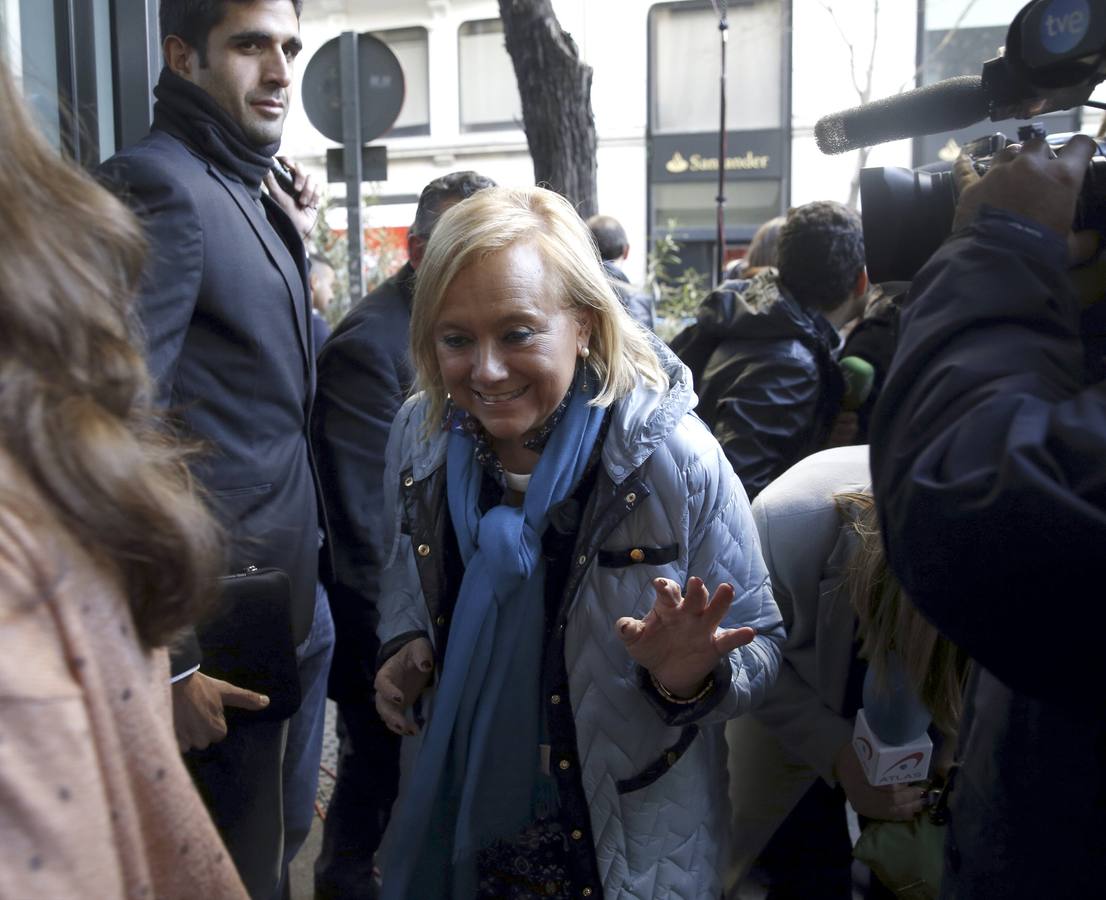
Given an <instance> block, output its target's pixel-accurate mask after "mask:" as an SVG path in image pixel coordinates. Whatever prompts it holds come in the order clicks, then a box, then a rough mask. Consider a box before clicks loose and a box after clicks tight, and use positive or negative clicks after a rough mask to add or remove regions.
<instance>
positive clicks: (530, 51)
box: [499, 0, 598, 219]
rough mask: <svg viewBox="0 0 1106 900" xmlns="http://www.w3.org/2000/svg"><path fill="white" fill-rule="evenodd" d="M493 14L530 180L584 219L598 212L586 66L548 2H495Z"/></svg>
mask: <svg viewBox="0 0 1106 900" xmlns="http://www.w3.org/2000/svg"><path fill="white" fill-rule="evenodd" d="M499 14H500V17H501V18H502V20H503V32H504V35H505V37H506V40H507V52H508V53H510V54H511V61H512V62H513V63H514V67H515V77H516V78H517V79H518V92H519V96H520V97H521V98H522V120H523V127H524V128H525V130H526V142H527V144H529V146H530V157H531V159H533V161H534V181H535V182H536V183H537V184H540V185H542V186H544V187H548V188H550V189H552V190H554V191H557V192H558V193H560V194H563V195H564V196H565V197H567V198H568V199H569V200H570V201H571V202H572V203H573V204H574V205H575V206H576V209H577V211H578V212H579V213H580V215H581V216H582V217H583V218H585V219H586V218H587V217H588V216H591V215H594V214H595V213H596V212H598V208H597V201H596V188H595V168H596V162H595V156H596V144H597V142H596V137H595V119H594V117H593V116H592V112H591V74H592V73H591V67H590V66H587V65H585V64H584V63H583V62H581V61H580V54H579V51H578V50H577V49H576V42H575V41H573V40H572V37H571V36H570V35H569V34H568V33H566V32H565V31H564V30H563V29H562V28H561V25H560V22H558V21H557V16H556V13H554V12H553V6H552V2H551V0H499Z"/></svg>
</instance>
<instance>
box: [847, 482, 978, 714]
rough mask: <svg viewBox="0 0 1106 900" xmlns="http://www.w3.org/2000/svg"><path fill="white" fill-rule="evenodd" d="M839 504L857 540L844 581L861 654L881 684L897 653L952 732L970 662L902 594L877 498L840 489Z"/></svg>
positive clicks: (926, 700)
mask: <svg viewBox="0 0 1106 900" xmlns="http://www.w3.org/2000/svg"><path fill="white" fill-rule="evenodd" d="M834 500H835V501H836V503H837V508H838V510H839V511H840V512H841V514H842V516H843V518H844V519H845V521H846V523H847V524H848V526H849V527H851V528H852V529H853V530H854V532H855V533H856V535H857V538H858V539H859V545H858V547H857V550H856V553H855V554H854V556H853V558H852V561H851V563H850V566H849V571H848V575H847V577H846V585H847V588H848V591H849V596H850V598H851V600H852V604H853V608H854V609H855V610H856V614H857V619H858V620H859V622H860V640H861V646H860V655H861V657H862V658H864V659H866V660H867V661H868V664H869V665H870V666H871V667H872V669H873V670H874V672H875V676H876V679H877V680H878V681H880V682H883V681H884V680H885V679H886V673H887V657H888V654H889V653H890V652H891V651H895V652H897V653H898V654H899V657H900V658H901V659H902V662H903V668H904V669H905V671H906V674H907V677H908V678H909V679H910V683H911V685H912V686H913V688H914V690H915V691H917V693H918V696H919V697H920V698H921V700H922V702H923V703H924V704H925V705H926V707H927V708H928V709H929V711H930V713H931V714H932V715H933V722H934V724H935V725H936V726H937V727H938V728H939V729H940V730H941V731H942V732H944V733H945V734H948V735H955V734H956V732H957V730H958V728H959V723H960V714H961V712H962V708H963V691H964V683H965V681H966V679H967V674H968V666H969V664H970V660H969V658H968V655H967V654H966V653H965V652H964V651H963V650H961V649H960V648H959V647H957V646H956V644H954V643H952V641H950V640H948V639H947V638H945V637H942V636H941V635H940V634H939V633H938V631H937V629H936V628H934V627H933V626H932V625H930V624H929V622H927V621H926V620H925V619H924V618H922V614H921V613H919V612H918V608H917V607H916V606H914V604H913V603H911V602H910V599H909V598H908V597H907V596H906V594H904V593H903V590H902V587H901V586H900V585H899V582H898V580H897V579H896V578H895V576H894V575H893V574H892V573H891V569H890V568H889V567H888V565H887V559H886V557H885V555H884V552H883V541H882V540H881V537H880V531H879V518H878V516H877V514H876V505H875V500H874V499H873V498H872V495H871V494H866V493H852V492H846V493H840V494H837V495H836V496H835V497H834Z"/></svg>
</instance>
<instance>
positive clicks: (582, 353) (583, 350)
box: [580, 347, 591, 359]
mask: <svg viewBox="0 0 1106 900" xmlns="http://www.w3.org/2000/svg"><path fill="white" fill-rule="evenodd" d="M589 356H591V351H590V350H589V349H588V348H587V347H581V348H580V358H581V359H587V358H588V357H589Z"/></svg>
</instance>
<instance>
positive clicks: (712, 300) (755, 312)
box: [698, 270, 837, 346]
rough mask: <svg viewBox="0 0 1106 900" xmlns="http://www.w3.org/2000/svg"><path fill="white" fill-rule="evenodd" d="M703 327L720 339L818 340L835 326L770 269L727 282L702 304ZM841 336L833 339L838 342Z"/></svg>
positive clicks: (701, 325)
mask: <svg viewBox="0 0 1106 900" xmlns="http://www.w3.org/2000/svg"><path fill="white" fill-rule="evenodd" d="M698 316H699V318H698V321H699V326H700V327H701V328H702V329H703V331H705V332H706V333H707V334H711V335H714V336H715V337H716V338H717V339H718V340H719V341H722V340H728V339H730V338H739V339H741V340H778V339H795V338H799V339H803V338H808V339H814V340H818V339H819V335H820V334H822V335H823V336H822V338H821V339H822V340H823V341H824V339H825V337H824V334H825V331H826V329H827V328H828V329H830V330H832V326H831V325H830V324H829V323H828V322H826V321H825V319H823V317H822V316H820V315H818V314H817V313H812V312H807V311H806V310H805V309H803V308H802V307H801V306H800V305H799V304H798V302H797V301H796V300H795V299H794V298H793V297H791V295H790V294H788V293H787V292H786V291H784V290H783V288H781V287H780V283H779V275H778V274H777V273H776V272H775V271H773V270H768V271H764V272H760V273H758V274H756V275H754V276H753V277H752V278H749V279H738V280H736V281H727V282H724V283H723V284H722V285H721V286H720V287H718V288H716V289H715V290H714V291H712V292H711V293H710V296H708V297H707V299H706V300H704V301H703V302H702V304H701V305H700V306H699V312H698ZM836 343H837V339H836V338H835V339H834V340H832V341H831V346H833V345H836Z"/></svg>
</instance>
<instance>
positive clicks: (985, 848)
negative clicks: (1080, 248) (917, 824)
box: [872, 209, 1106, 898]
mask: <svg viewBox="0 0 1106 900" xmlns="http://www.w3.org/2000/svg"><path fill="white" fill-rule="evenodd" d="M1065 269H1066V247H1065V244H1064V241H1063V240H1062V239H1060V238H1059V237H1058V236H1057V235H1055V234H1053V233H1052V232H1049V231H1047V230H1046V229H1043V228H1042V227H1041V226H1039V225H1037V224H1036V223H1034V222H1031V221H1028V220H1025V219H1020V218H1017V217H1014V216H1011V215H1007V214H1004V213H1000V212H997V211H994V210H987V209H985V210H984V212H983V214H982V215H981V216H980V217H979V218H978V219H977V220H976V222H975V223H974V224H973V225H972V226H970V227H969V228H967V229H965V230H964V231H962V232H959V233H958V234H957V235H956V236H954V237H953V238H951V239H950V240H949V241H947V242H946V243H945V245H944V246H943V247H942V248H941V249H940V250H939V251H938V253H937V254H936V255H935V256H934V257H933V259H932V260H931V261H930V262H929V263H928V264H927V265H926V266H925V267H924V268H923V269H922V271H921V272H920V273H919V275H918V278H917V279H916V280H915V282H914V286H913V288H912V291H911V297H910V301H909V303H908V305H907V308H906V310H905V311H904V313H903V316H902V321H901V331H900V335H899V346H898V350H897V352H896V356H895V360H894V362H893V364H892V368H891V372H890V375H889V377H888V380H887V383H886V385H885V386H884V389H883V394H882V396H881V398H880V401H879V404H878V405H877V407H876V411H875V415H874V418H873V422H872V470H873V482H874V487H875V492H876V498H877V502H878V505H879V508H880V511H881V518H882V524H883V530H884V531H883V533H884V540H885V543H886V545H887V548H888V554H889V559H890V562H891V565H892V568H893V569H894V571H895V573H896V574H897V575H898V577H899V578H900V580H901V581H902V583H903V586H904V588H905V590H906V593H907V594H908V595H909V596H910V597H911V598H912V600H913V601H914V602H915V603H916V604H917V605H918V606H919V607H920V608H921V610H922V611H923V612H924V613H925V614H926V616H927V617H929V618H930V619H931V620H932V621H933V622H934V623H935V624H936V625H937V626H938V628H940V630H941V631H942V632H944V633H945V634H946V635H947V636H948V637H949V638H951V639H952V640H953V641H955V642H957V643H958V644H959V645H960V646H962V647H963V648H964V649H965V650H966V651H967V652H968V653H969V654H971V656H972V657H973V658H974V659H975V660H976V661H977V662H978V663H979V664H980V665H981V667H982V669H978V670H977V674H976V679H975V682H974V683H973V684H972V685H970V686H969V696H968V703H967V710H966V712H965V716H964V721H963V723H962V728H961V741H960V751H959V752H960V755H961V757H962V761H963V768H962V770H961V773H960V776H959V778H958V780H957V782H956V785H955V788H954V790H953V794H952V807H951V809H952V817H951V821H950V835H949V843H948V846H947V868H946V879H945V881H946V883H945V886H944V889H943V895H944V896H946V897H948V896H954V897H972V898H990V897H995V898H998V897H1002V898H1022V897H1024V898H1030V897H1032V898H1039V897H1044V896H1060V897H1089V896H1096V895H1097V894H1098V893H1099V892H1100V891H1101V875H1102V871H1103V866H1104V864H1106V774H1104V773H1106V704H1104V702H1103V685H1104V684H1106V652H1104V650H1103V634H1104V633H1106V602H1103V599H1102V584H1103V581H1104V576H1106V567H1104V565H1103V563H1102V558H1103V552H1104V550H1106V384H1104V383H1101V382H1099V383H1091V381H1090V379H1088V377H1087V371H1088V366H1087V364H1086V362H1085V353H1084V344H1083V341H1082V340H1081V335H1080V330H1079V323H1080V310H1079V308H1078V304H1077V302H1076V299H1075V297H1074V296H1073V294H1072V291H1071V288H1070V286H1069V284H1068V281H1067V276H1066V272H1065Z"/></svg>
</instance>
